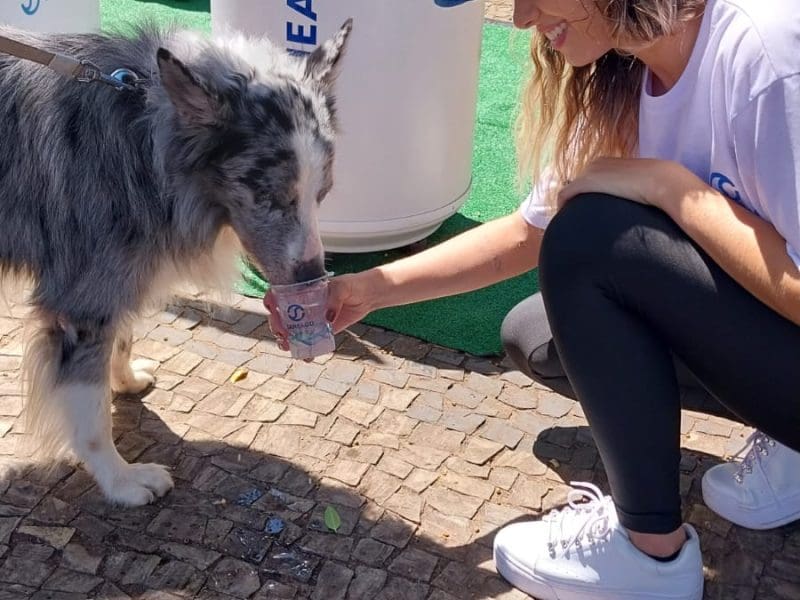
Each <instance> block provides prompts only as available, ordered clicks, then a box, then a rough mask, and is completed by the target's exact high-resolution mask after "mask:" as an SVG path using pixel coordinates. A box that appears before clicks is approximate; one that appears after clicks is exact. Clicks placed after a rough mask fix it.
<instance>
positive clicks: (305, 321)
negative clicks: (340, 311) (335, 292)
mask: <svg viewBox="0 0 800 600" xmlns="http://www.w3.org/2000/svg"><path fill="white" fill-rule="evenodd" d="M328 279H329V276H328V275H325V276H324V277H320V278H319V279H312V280H311V281H303V282H300V283H293V284H289V285H273V286H271V289H272V293H273V294H274V296H275V302H276V303H277V304H278V314H279V315H280V317H281V321H282V322H283V326H284V327H286V330H287V331H288V332H289V340H288V341H289V351H290V352H291V353H292V358H306V359H308V358H314V357H315V356H320V355H321V354H327V353H329V352H333V351H334V349H335V348H336V341H335V340H334V337H333V329H332V328H331V324H330V323H328V320H327V319H326V318H325V312H326V309H327V301H328Z"/></svg>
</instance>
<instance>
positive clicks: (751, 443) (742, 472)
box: [733, 431, 775, 485]
mask: <svg viewBox="0 0 800 600" xmlns="http://www.w3.org/2000/svg"><path fill="white" fill-rule="evenodd" d="M748 447H749V448H750V449H749V450H748V452H747V454H745V456H744V458H743V459H742V462H741V464H740V465H739V468H738V469H737V470H736V473H734V474H733V479H734V480H735V481H736V483H738V484H739V485H742V484H743V483H744V478H745V477H746V476H747V475H750V474H751V473H752V472H753V465H754V464H755V463H756V462H759V463H760V462H761V461H762V460H763V458H766V457H767V456H769V449H770V448H774V447H775V440H773V439H772V438H771V437H769V436H768V435H766V434H765V433H761V432H760V431H755V432H753V433H751V434H750V436H749V437H748V438H747V444H746V445H745V447H744V448H742V450H740V451H739V452H738V453H737V455H739V454H741V453H742V452H743V451H744V450H745V449H747V448H748Z"/></svg>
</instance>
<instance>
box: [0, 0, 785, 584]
mask: <svg viewBox="0 0 800 600" xmlns="http://www.w3.org/2000/svg"><path fill="white" fill-rule="evenodd" d="M511 15H512V2H511V0H487V3H486V16H487V18H490V19H494V20H500V21H509V20H510V18H511ZM9 309H10V310H8V311H7V314H3V315H2V316H0V597H2V598H19V599H26V598H65V599H66V598H97V599H100V598H115V599H116V598H151V599H155V598H163V599H173V598H184V599H185V598H202V599H219V600H222V599H230V598H254V599H255V598H261V599H266V598H285V599H292V598H298V599H299V598H303V599H307V598H311V599H314V598H320V599H325V600H327V599H334V598H341V599H359V598H364V599H367V598H368V599H370V600H371V599H392V598H398V599H399V598H402V599H403V600H409V599H412V600H413V599H420V600H464V599H472V598H495V599H522V598H525V597H526V596H525V595H524V594H522V593H520V592H518V591H516V590H513V589H512V588H511V587H510V586H508V585H507V584H506V583H505V582H503V580H502V579H500V578H499V577H498V576H497V574H496V571H495V570H494V566H493V564H492V561H491V542H492V538H493V535H494V533H495V532H496V531H497V529H499V528H500V527H502V526H503V525H504V524H506V523H509V522H511V521H514V520H517V519H520V518H525V517H536V516H537V515H539V514H541V513H542V512H543V511H547V510H550V509H552V508H556V507H558V506H560V505H561V504H563V502H564V501H565V500H566V492H567V490H568V485H567V482H568V481H570V480H572V479H575V478H576V477H580V478H582V479H585V480H592V481H594V482H595V483H597V484H598V485H600V486H601V487H604V489H606V490H607V484H606V483H605V481H606V480H605V475H604V473H603V470H602V465H601V464H600V461H599V457H598V454H597V449H596V448H595V447H594V444H593V442H592V438H591V432H590V431H589V430H588V427H587V426H586V422H585V418H584V417H583V413H582V412H581V410H580V407H579V406H577V405H576V404H575V403H574V402H572V401H570V400H569V399H567V398H563V397H561V396H558V395H557V394H553V393H552V392H549V391H547V390H544V389H542V388H541V387H540V386H537V385H532V384H531V382H530V381H529V380H528V379H527V378H526V377H525V376H524V375H522V374H521V373H519V372H517V371H514V370H512V369H511V368H510V366H509V363H508V361H507V360H505V359H503V358H502V357H498V358H496V359H487V358H482V357H473V356H468V355H465V354H464V353H461V352H457V351H454V350H450V349H447V348H440V347H436V346H431V345H429V344H424V343H420V342H419V341H417V340H414V339H412V338H408V337H406V336H402V335H398V334H395V333H392V332H388V331H383V330H381V329H378V328H375V327H369V326H365V325H357V326H354V327H353V328H352V329H351V332H349V333H345V334H342V335H341V336H340V351H339V352H338V353H337V354H336V355H335V356H326V357H321V358H318V359H316V360H315V361H313V362H311V363H304V362H299V361H293V360H291V359H290V358H289V357H288V356H287V355H286V354H284V353H283V352H281V351H280V350H278V349H277V347H276V345H275V342H274V340H272V339H271V338H270V336H269V333H268V331H267V329H266V327H265V326H264V315H263V311H262V308H261V304H260V302H259V301H258V300H255V299H250V298H242V297H240V296H233V298H232V299H231V300H230V301H228V302H225V303H221V304H220V303H218V302H217V301H215V300H213V299H210V298H205V297H202V296H198V295H194V294H189V293H187V294H184V295H179V297H178V298H177V299H176V300H175V301H174V302H173V303H172V304H171V305H170V306H169V307H168V309H166V310H164V311H162V312H160V313H157V314H155V315H152V316H149V317H145V318H143V319H141V320H139V321H138V322H137V323H136V326H135V329H134V331H135V336H136V340H135V344H134V353H135V355H136V356H137V357H144V358H150V359H153V360H156V361H158V362H159V363H160V367H159V369H158V371H157V378H158V381H157V384H156V388H155V389H153V390H149V391H147V392H145V393H144V394H142V395H141V396H140V397H138V398H135V397H125V398H118V399H117V400H116V402H115V414H114V424H115V434H116V439H117V444H118V447H119V448H120V451H121V452H122V454H123V455H125V456H126V457H127V458H129V459H131V460H139V461H146V460H147V461H157V462H161V463H163V464H166V465H167V466H168V467H170V468H171V470H172V474H173V476H174V478H175V481H176V488H175V489H174V490H173V491H172V492H171V493H169V494H168V495H167V496H165V497H164V498H162V499H159V500H158V501H157V502H155V503H154V504H153V505H150V506H146V507H141V508H135V509H122V508H118V507H112V506H110V505H108V504H107V503H105V502H104V500H103V499H102V498H101V497H100V496H99V494H98V492H97V490H96V488H95V487H94V483H93V481H92V480H91V478H90V477H88V476H87V475H86V473H85V472H83V471H82V470H80V469H78V468H76V467H74V466H72V465H69V464H59V465H55V468H54V469H52V470H50V471H41V470H38V469H36V468H33V466H32V465H29V464H27V463H26V462H25V459H24V456H20V457H18V459H17V460H15V459H14V453H15V452H17V448H22V446H21V445H20V444H19V441H20V440H21V439H22V437H23V435H22V434H24V423H23V420H24V419H23V415H22V412H23V402H22V399H21V394H20V391H19V389H20V373H19V367H20V355H21V352H22V341H23V337H22V336H23V334H24V332H25V330H24V326H23V321H22V317H23V316H24V314H25V309H24V307H23V306H22V305H20V304H18V303H15V302H13V301H12V302H11V303H10V304H9ZM237 368H242V369H244V371H242V372H241V373H239V376H238V377H235V378H233V379H232V375H233V374H234V371H235V370H236V369H237ZM242 373H244V376H243V377H242V376H241V375H242ZM749 432H750V429H749V428H747V427H744V426H743V425H742V424H741V423H738V422H737V421H734V420H728V419H727V418H724V417H721V416H718V415H715V416H710V415H709V414H706V413H704V412H695V411H684V414H683V418H682V424H681V436H682V441H683V453H682V460H681V494H682V496H683V498H684V503H685V515H686V519H687V520H688V521H690V522H692V523H693V524H694V525H695V526H696V527H697V528H698V529H699V530H700V531H701V536H702V540H703V547H704V562H705V566H706V578H707V581H706V582H707V586H706V587H707V590H706V595H705V597H706V599H715V600H716V599H720V600H723V599H724V600H739V599H742V600H744V599H747V600H772V599H795V598H800V569H798V567H797V565H798V563H799V562H800V525H791V526H787V527H784V528H782V529H779V530H777V531H770V532H752V531H746V530H742V529H740V528H737V527H735V526H732V525H731V524H730V523H727V522H725V521H724V520H722V519H720V518H719V517H716V516H715V515H714V514H713V513H712V512H711V511H709V510H708V509H707V508H706V507H705V506H704V505H703V504H702V500H701V498H700V491H699V484H700V477H701V476H702V474H703V473H704V472H705V471H706V470H707V469H708V468H709V467H711V466H713V465H714V464H717V463H719V462H720V460H722V458H723V457H725V456H729V455H730V454H732V453H734V452H735V451H736V450H737V449H738V448H739V446H740V445H741V444H742V441H743V440H744V439H745V438H746V436H747V435H748V433H749ZM329 508H332V509H333V510H335V512H336V515H337V516H338V522H337V523H331V524H332V525H334V529H335V531H333V530H332V529H331V528H330V527H329V523H327V519H326V509H329ZM327 512H328V513H330V511H327Z"/></svg>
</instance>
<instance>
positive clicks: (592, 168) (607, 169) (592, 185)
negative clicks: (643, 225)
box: [558, 158, 702, 210]
mask: <svg viewBox="0 0 800 600" xmlns="http://www.w3.org/2000/svg"><path fill="white" fill-rule="evenodd" d="M687 177H691V178H694V179H696V181H697V183H699V184H700V185H702V182H701V181H700V180H699V179H698V178H697V177H695V175H694V174H693V173H691V172H690V171H689V170H688V169H686V168H685V167H683V166H682V165H680V164H678V163H675V162H672V161H667V160H657V159H650V158H598V159H597V160H595V161H593V162H592V163H590V164H589V166H587V167H586V169H584V171H583V173H581V174H580V175H579V176H578V177H577V178H576V179H575V180H573V181H571V182H570V183H568V184H567V185H565V186H564V187H563V188H561V191H560V192H559V193H558V208H559V209H560V208H561V207H562V206H564V204H566V203H567V202H568V201H569V200H570V199H572V198H574V197H575V196H578V195H579V194H586V193H598V194H610V195H612V196H619V197H620V198H626V199H627V200H633V201H634V202H639V203H640V204H649V205H651V206H655V207H657V208H661V209H662V210H665V209H666V206H665V205H664V203H665V202H668V201H669V197H670V196H671V194H670V193H669V192H668V190H670V189H672V187H673V186H674V184H675V180H676V178H677V179H684V178H687Z"/></svg>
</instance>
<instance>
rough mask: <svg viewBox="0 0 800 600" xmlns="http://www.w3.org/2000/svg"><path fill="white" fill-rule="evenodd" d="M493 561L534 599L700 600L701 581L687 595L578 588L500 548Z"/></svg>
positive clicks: (515, 585) (513, 582)
mask: <svg viewBox="0 0 800 600" xmlns="http://www.w3.org/2000/svg"><path fill="white" fill-rule="evenodd" d="M494 564H495V567H496V568H497V572H498V573H500V575H502V576H503V578H505V580H506V581H508V582H509V583H510V584H511V585H513V586H514V587H515V588H517V589H518V590H521V591H523V592H525V593H526V594H529V595H531V596H533V597H534V598H536V599H537V600H702V599H703V582H701V583H700V587H699V588H697V589H695V590H693V591H692V592H691V593H689V594H688V595H685V594H684V595H676V594H675V593H674V592H665V593H663V594H660V593H659V594H653V593H646V592H622V591H614V590H598V589H596V588H593V587H590V586H585V587H583V588H581V589H575V588H573V587H562V586H559V585H553V584H551V583H549V582H546V581H545V580H543V579H541V578H540V577H537V576H536V575H535V574H534V573H531V572H530V571H529V570H528V569H526V568H525V567H524V566H523V565H521V564H519V563H518V562H516V561H515V560H513V559H512V558H509V557H508V556H506V555H505V554H504V553H502V552H495V554H494Z"/></svg>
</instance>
